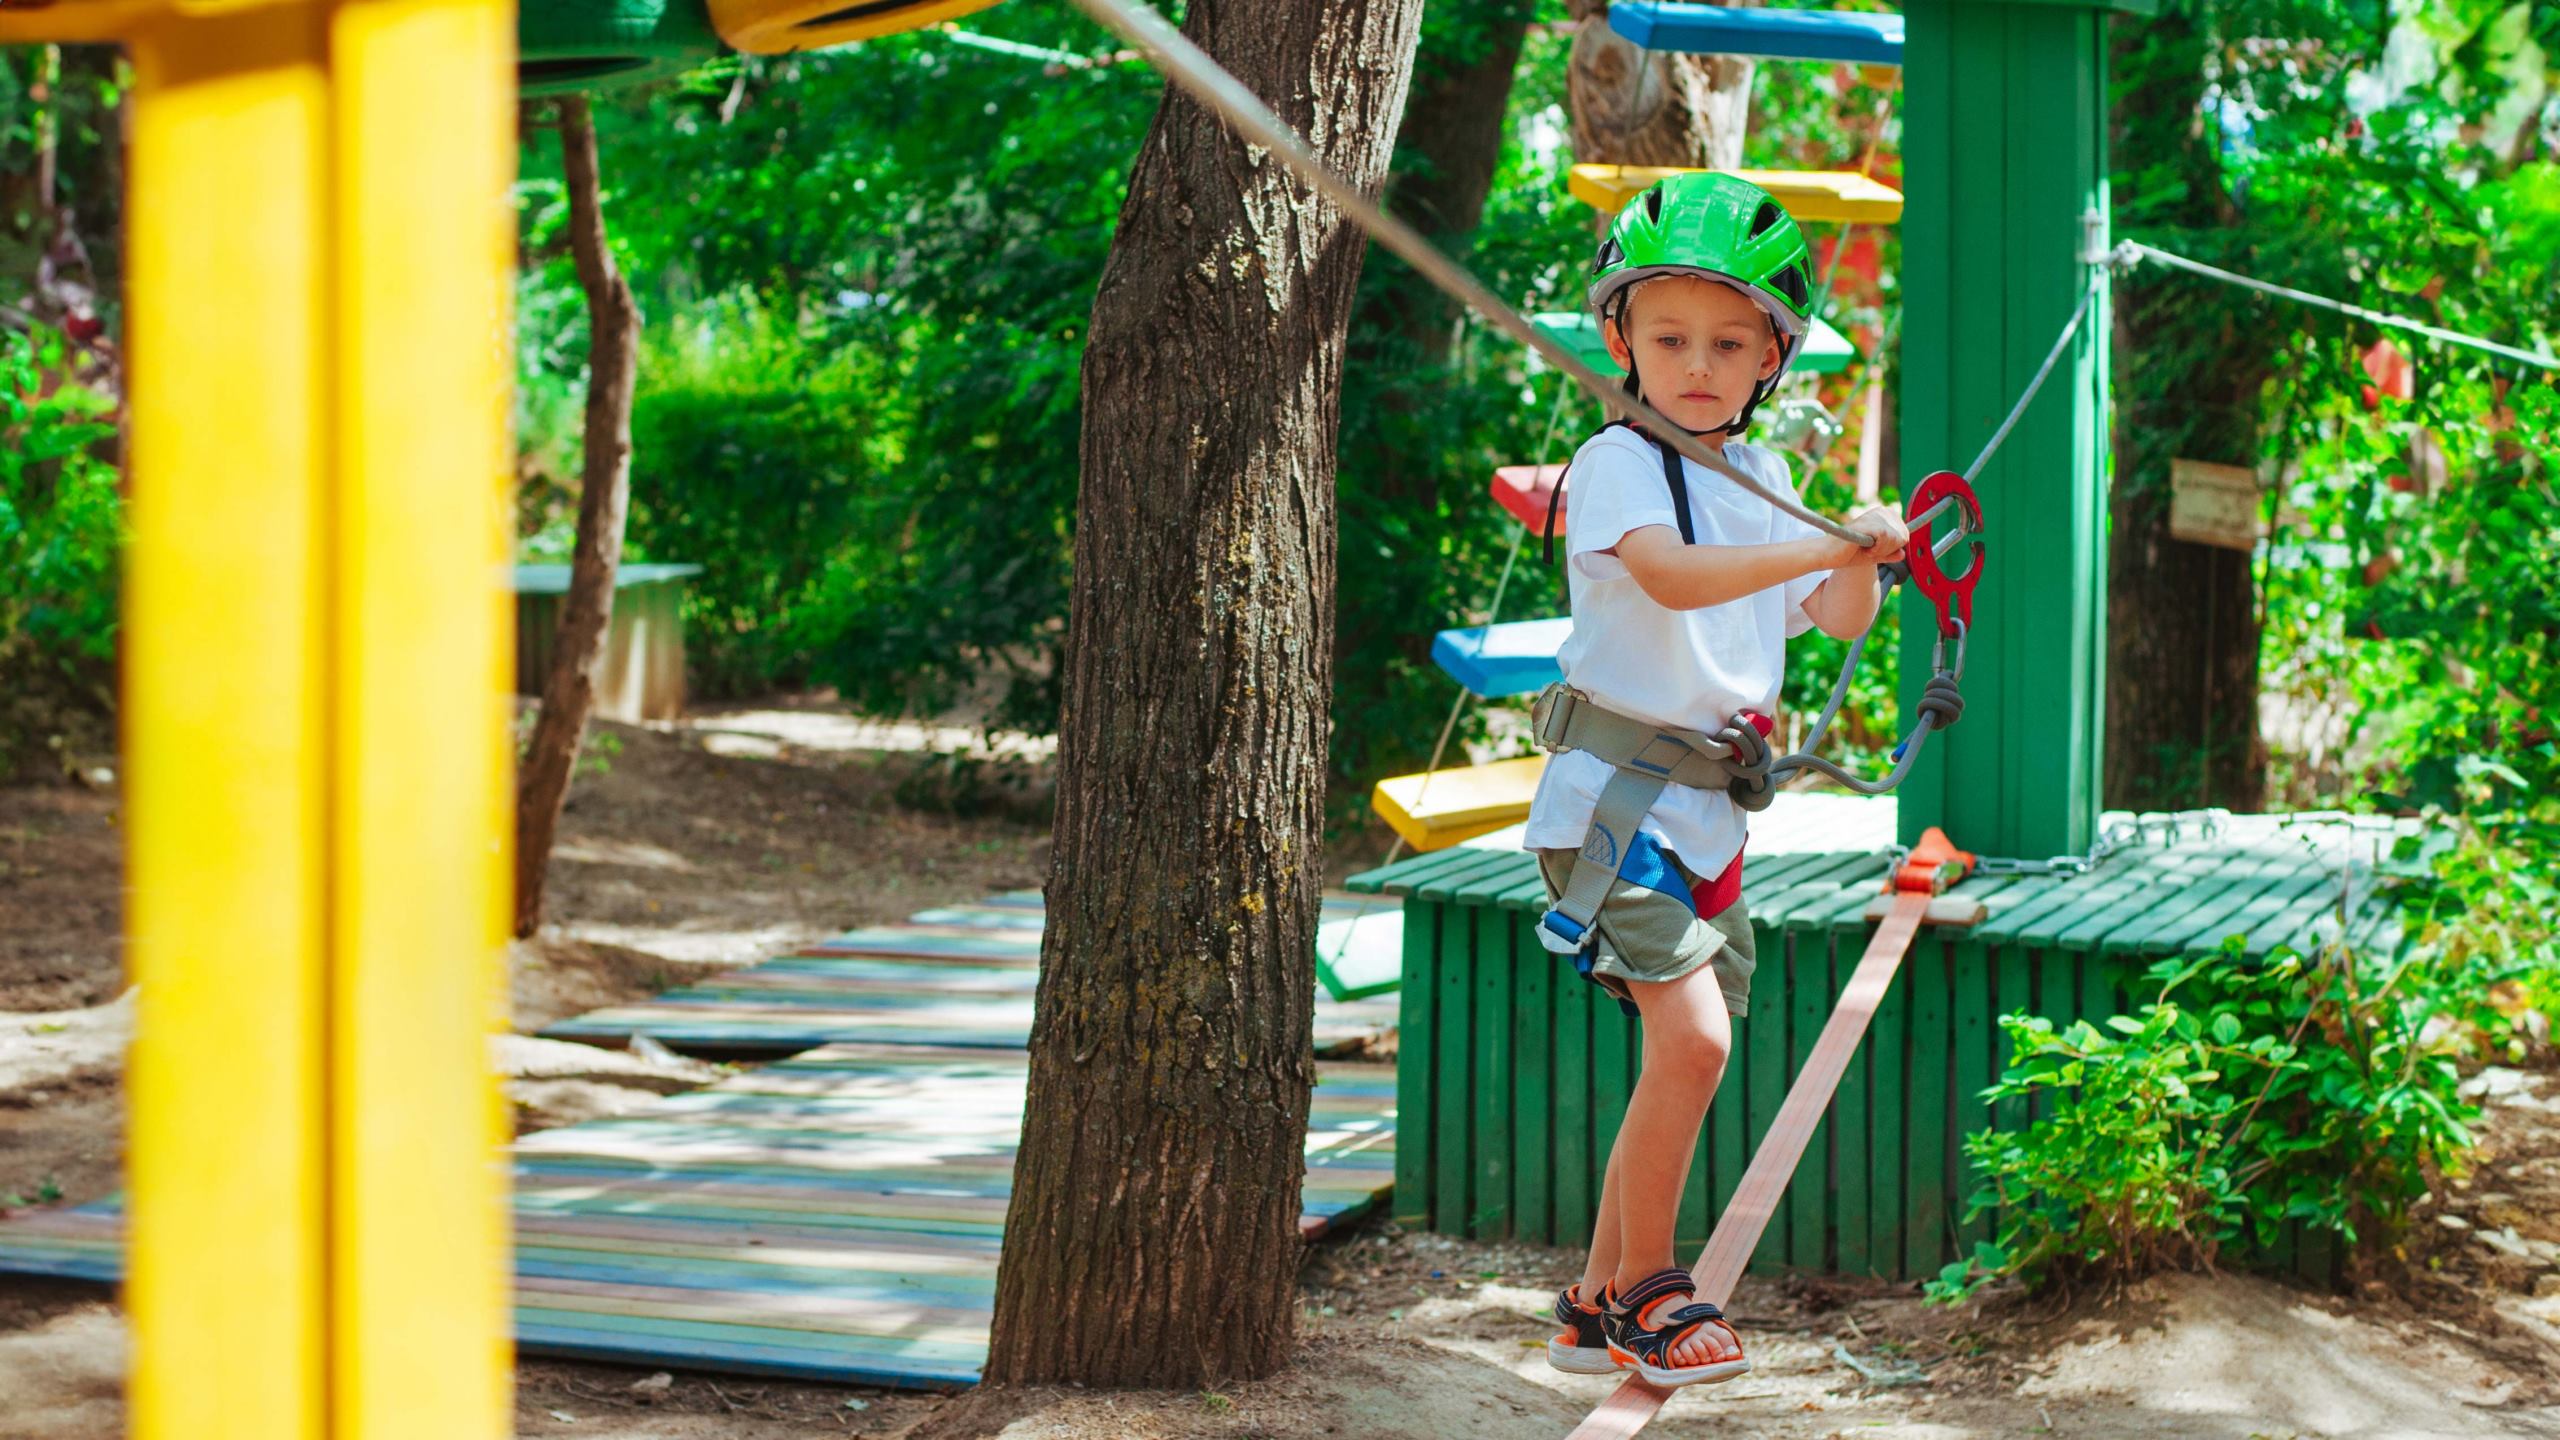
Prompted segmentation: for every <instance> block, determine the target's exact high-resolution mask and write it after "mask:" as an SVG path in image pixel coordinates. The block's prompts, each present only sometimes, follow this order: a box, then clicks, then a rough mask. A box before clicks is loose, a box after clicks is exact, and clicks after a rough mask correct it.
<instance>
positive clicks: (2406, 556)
mask: <svg viewBox="0 0 2560 1440" xmlns="http://www.w3.org/2000/svg"><path fill="white" fill-rule="evenodd" d="M2553 14H2554V12H2552V10H2551V8H2550V7H2548V6H2529V5H2526V4H2521V3H2509V4H2498V3H2479V4H2466V5H2459V6H2414V5H2397V6H2391V7H2387V8H2385V9H2377V7H2374V6H2371V5H2366V4H2349V3H2313V0H2246V3H2239V4H2227V5H2204V4H2201V3H2195V0H2173V3H2172V4H2171V6H2170V7H2169V9H2168V11H2167V12H2166V13H2165V14H2164V16H2163V18H2162V19H2161V20H2160V21H2159V22H2156V23H2148V24H2143V25H2135V26H2127V25H2119V26H2118V27H2117V29H2116V33H2117V36H2118V39H2119V53H2118V58H2117V67H2116V79H2117V85H2118V102H2117V103H2118V115H2119V121H2120V124H2121V125H2122V127H2123V130H2124V133H2123V134H2121V135H2120V136H2119V137H2118V141H2117V147H2116V148H2117V153H2118V155H2119V156H2120V157H2123V158H2124V160H2125V164H2126V168H2125V169H2124V170H2123V171H2122V172H2121V173H2119V174H2118V175H2117V176H2116V177H2115V183H2114V202H2115V206H2116V213H2115V225H2116V229H2117V230H2118V232H2119V233H2121V234H2127V235H2132V236H2136V237H2138V238H2141V239H2144V240H2147V241H2150V242H2151V243H2154V244H2157V245H2160V246H2161V247H2163V248H2165V249H2170V250H2175V251H2178V252H2181V253H2184V254H2188V255H2193V256H2195V257H2197V258H2199V259H2203V260H2206V261H2209V262H2212V263H2216V264H2222V265H2226V266H2227V267H2229V268H2232V269H2235V270H2239V271H2242V272H2244V273H2247V274H2251V275H2254V276H2257V277H2260V278H2262V279H2266V280H2271V281H2275V282H2277V283H2280V284H2285V285H2291V286H2295V287H2298V288H2300V289H2303V290H2307V291H2310V292H2313V293H2315V294H2320V295H2326V296H2333V297H2336V298H2338V299H2341V300H2345V301H2348V302H2351V303H2353V304H2357V305H2361V306H2365V307H2369V308H2371V309H2374V310H2378V311H2383V312H2387V313H2392V314H2399V315H2408V316H2412V317H2415V318H2417V319H2419V320H2422V321H2425V322H2427V323H2430V324H2435V325H2440V326H2444V327H2447V328H2450V329H2454V330H2458V331H2463V332H2467V333H2470V334H2474V335H2480V336H2485V337H2489V338H2492V339H2496V340H2500V341H2503V342H2505V343H2507V344H2509V345H2514V346H2520V347H2523V348H2526V349H2536V348H2539V349H2543V350H2545V351H2548V350H2549V349H2550V348H2551V347H2552V346H2553V345H2554V344H2555V342H2560V270H2555V268H2554V267H2553V266H2552V265H2551V263H2550V257H2551V255H2552V253H2553V248H2554V244H2555V238H2554V237H2555V235H2560V164H2555V161H2554V159H2553V158H2552V157H2553V155H2554V153H2555V151H2556V150H2560V100H2554V99H2553V98H2552V97H2553V94H2554V92H2555V90H2560V70H2555V69H2554V68H2553V61H2554V58H2555V56H2560V49H2555V47H2554V46H2553V45H2551V43H2550V41H2551V40H2552V38H2553V31H2554V28H2555V26H2560V21H2555V20H2554V18H2553ZM2535 35H2539V36H2540V37H2541V44H2540V46H2539V48H2536V47H2535V46H2533V45H2529V44H2527V43H2525V42H2526V41H2527V40H2528V39H2529V38H2531V37H2532V36H2535ZM2277 37H2282V38H2277ZM2164 96H2192V100H2191V101H2189V102H2182V103H2175V104H2172V103H2165V102H2164V100H2163V97H2164ZM2199 136H2200V137H2203V141H2204V143H2201V144H2198V143H2191V142H2192V140H2193V138H2194V137H2199ZM2118 294H2119V299H2120V304H2121V309H2122V310H2123V312H2124V313H2126V314H2127V315H2128V316H2132V317H2135V319H2136V320H2137V321H2140V320H2141V318H2142V317H2145V316H2151V317H2155V319H2154V321H2153V323H2150V324H2147V325H2146V326H2145V328H2144V330H2143V333H2144V337H2145V345H2144V349H2143V351H2142V352H2141V353H2140V354H2139V355H2138V356H2136V355H2133V354H2127V355H2126V356H2125V359H2126V361H2127V364H2126V365H2124V366H2122V367H2120V369H2119V374H2120V375H2121V376H2122V377H2123V379H2124V381H2125V388H2124V390H2123V391H2122V392H2120V393H2119V395H2118V397H2117V403H2118V411H2119V416H2118V418H2119V426H2120V433H2121V434H2122V435H2123V436H2124V437H2125V440H2126V445H2125V448H2124V451H2123V454H2124V456H2125V465H2124V469H2123V472H2122V473H2120V474H2119V476H2118V477H2117V483H2118V484H2119V485H2122V486H2132V487H2135V488H2137V489H2138V490H2152V489H2158V488H2161V487H2164V486H2165V482H2166V476H2167V460H2168V458H2169V457H2170V456H2171V455H2176V454H2191V455H2197V456H2199V458H2208V459H2228V460H2233V461H2237V462H2240V463H2247V462H2248V461H2250V460H2252V459H2255V460H2258V461H2259V462H2260V468H2261V470H2262V473H2264V474H2266V475H2268V476H2269V477H2271V478H2272V479H2275V480H2276V481H2277V482H2278V484H2279V489H2280V492H2281V493H2280V495H2279V496H2278V497H2277V498H2278V500H2280V502H2281V508H2282V517H2281V519H2280V522H2279V525H2278V533H2277V535H2276V538H2275V542H2274V544H2273V545H2272V546H2271V547H2270V548H2269V550H2267V551H2266V552H2264V553H2263V555H2262V559H2261V562H2260V563H2261V566H2262V569H2261V573H2260V577H2259V585H2260V590H2261V605H2262V609H2261V616H2260V620H2261V624H2262V627H2263V644H2262V648H2261V655H2262V656H2263V665H2264V684H2265V685H2266V687H2267V688H2268V690H2269V691H2270V693H2271V694H2272V695H2273V696H2274V697H2276V698H2277V699H2278V700H2279V701H2280V702H2281V703H2282V704H2283V705H2284V706H2285V708H2286V709H2288V710H2290V711H2292V712H2293V713H2295V714H2298V715H2304V716H2312V717H2325V718H2326V719H2327V720H2328V721H2330V722H2333V723H2334V725H2335V726H2336V727H2337V728H2338V730H2339V731H2340V734H2339V735H2338V737H2337V743H2330V744H2325V745H2322V746H2319V747H2316V748H2315V749H2313V750H2311V751H2309V752H2307V753H2298V754H2295V755H2290V756H2284V755H2280V756H2279V757H2277V758H2278V765H2277V774H2278V777H2279V779H2280V780H2281V781H2282V782H2283V783H2282V785H2281V786H2280V788H2279V790H2278V792H2277V794H2276V795H2274V796H2271V798H2274V799H2280V800H2282V801H2285V802H2290V803H2295V804H2302V803H2309V802H2330V801H2333V800H2341V799H2343V800H2346V801H2349V802H2354V803H2366V802H2379V803H2385V804H2400V805H2414V804H2419V803H2430V802H2432V803H2443V804H2458V803H2461V802H2460V798H2459V791H2460V787H2459V786H2458V784H2457V783H2456V781H2457V776H2456V774H2455V767H2456V766H2457V765H2458V764H2459V763H2460V762H2461V761H2462V759H2463V757H2465V756H2484V757H2489V758H2493V759H2495V760H2496V761H2498V762H2499V763H2501V764H2504V765H2507V766H2508V767H2510V768H2511V769H2513V770H2514V771H2516V772H2517V773H2518V774H2519V775H2521V776H2523V777H2525V778H2526V780H2527V781H2528V782H2529V783H2531V784H2533V785H2534V786H2536V787H2539V788H2542V789H2548V788H2550V786H2551V785H2552V784H2553V783H2554V782H2555V781H2560V747H2555V746H2554V744H2553V741H2552V735H2551V732H2550V727H2549V724H2548V722H2547V721H2546V720H2545V719H2544V718H2543V717H2545V716H2546V715H2548V714H2549V713H2552V710H2553V707H2554V705H2555V704H2560V688H2555V686H2560V679H2555V674H2556V673H2560V671H2556V670H2555V666H2554V665H2553V664H2552V663H2551V662H2552V659H2553V654H2552V647H2553V633H2554V629H2555V624H2556V623H2560V598H2555V591H2554V582H2553V580H2552V576H2553V574H2554V569H2553V563H2552V562H2553V560H2554V559H2555V547H2560V497H2555V494H2554V491H2553V489H2552V481H2553V460H2554V456H2555V451H2560V439H2555V437H2560V398H2555V395H2554V392H2553V390H2552V387H2551V377H2550V375H2549V374H2547V373H2537V372H2535V371H2533V370H2532V369H2530V368H2529V367H2523V366H2520V365H2519V364H2517V363H2516V362H2513V361H2506V360H2500V359H2496V358H2493V357H2491V356H2488V355H2485V354H2483V353H2481V352H2478V351H2475V350H2468V349H2461V348H2456V347H2453V346H2450V345H2446V344H2442V343H2438V342H2434V341H2430V340H2427V339H2424V338H2422V337H2419V336H2416V335H2413V334H2411V333H2409V332H2407V331H2405V330H2389V331H2386V330H2384V329H2381V328H2378V327H2376V326H2374V325H2372V324H2370V323H2368V322H2365V321H2362V320H2350V319H2348V318H2346V317H2343V316H2339V315H2336V314H2333V313H2329V312H2325V311H2322V310H2317V309H2312V308H2308V307H2304V306H2301V305H2297V304H2294V303H2292V302H2289V301H2284V300H2278V299H2274V298H2269V297H2262V296H2256V295H2252V294H2249V293H2247V292H2243V291H2238V290H2233V289H2230V288H2226V287H2224V286H2221V285H2219V284H2216V283H2214V282H2211V281H2207V280H2203V279H2198V278H2194V277H2189V276H2184V275H2177V274H2171V273H2168V272H2165V271H2162V270H2160V269H2158V268H2156V267H2145V268H2143V269H2139V270H2136V271H2134V272H2132V273H2131V274H2129V275H2126V276H2125V277H2123V279H2122V281H2121V282H2120V285H2119V290H2118ZM2157 317H2174V318H2175V320H2176V323H2168V322H2167V321H2164V320H2160V319H2158V318H2157ZM2385 339H2387V340H2388V341H2389V343H2390V344H2391V345H2392V346H2393V347H2395V348H2396V349H2397V350H2398V351H2399V352H2400V353H2402V354H2404V355H2406V356H2407V357H2409V359H2410V360H2411V362H2412V363H2413V366H2414V369H2415V372H2416V375H2415V385H2414V387H2413V394H2412V395H2411V397H2410V398H2408V399H2401V398H2397V397H2396V396H2394V395H2393V394H2391V393H2390V391H2389V389H2388V387H2382V386H2377V385H2375V384H2374V382H2373V380H2372V379H2371V377H2369V376H2368V374H2367V372H2366V369H2365V366H2364V357H2365V356H2366V355H2367V353H2368V352H2369V351H2371V350H2372V348H2373V347H2374V346H2375V345H2376V344H2377V342H2380V341H2383V340H2385ZM2197 377H2206V378H2204V379H2202V380H2199V379H2198V378H2197ZM2198 444H2202V445H2203V446H2205V447H2207V448H2206V449H2197V448H2189V447H2193V446H2195V445H2198ZM2226 447H2227V448H2228V451H2229V453H2220V452H2221V450H2222V449H2223V448H2226ZM2270 508H2271V509H2274V508H2276V507H2275V506H2274V505H2272V504H2271V507H2270ZM2312 728H2314V729H2315V730H2316V729H2324V728H2327V727H2326V726H2314V727H2312ZM2347 751H2352V752H2353V753H2354V754H2355V756H2356V759H2355V761H2354V762H2352V763H2350V762H2349V761H2348V760H2346V759H2345V758H2344V754H2343V753H2342V752H2347Z"/></svg>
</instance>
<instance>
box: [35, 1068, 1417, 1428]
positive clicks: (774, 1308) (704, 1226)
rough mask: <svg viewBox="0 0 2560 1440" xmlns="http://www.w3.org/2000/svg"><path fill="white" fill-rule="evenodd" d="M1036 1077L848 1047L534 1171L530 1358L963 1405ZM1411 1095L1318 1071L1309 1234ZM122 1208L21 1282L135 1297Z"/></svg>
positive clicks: (545, 1154) (696, 1100)
mask: <svg viewBox="0 0 2560 1440" xmlns="http://www.w3.org/2000/svg"><path fill="white" fill-rule="evenodd" d="M1028 1076H1029V1057H1028V1056H1027V1055H1025V1054H1023V1053H1022V1052H1020V1051H1001V1050H962V1049H947V1048H934V1047H929V1046H919V1045H879V1046H858V1045H840V1046H829V1047H826V1048H824V1049H820V1050H815V1051H812V1052H810V1053H809V1054H807V1055H803V1056H800V1057H797V1058H795V1059H790V1060H785V1061H781V1062H779V1063H777V1064H774V1065H771V1066H767V1067H765V1068H763V1069H760V1070H756V1071H752V1072H749V1073H747V1074H744V1075H740V1076H737V1077H735V1078H733V1079H731V1080H728V1081H725V1082H723V1083H722V1084H719V1085H717V1086H714V1087H712V1088H710V1089H707V1090H699V1091H694V1092H691V1093H688V1094H683V1095H676V1096H671V1097H669V1098H667V1099H665V1100H663V1101H660V1102H658V1103H656V1104H653V1105H651V1106H648V1107H646V1108H644V1109H642V1110H640V1111H637V1112H635V1113H632V1114H628V1115H621V1116H615V1117H612V1118H609V1119H603V1120H595V1121H590V1122H588V1123H586V1124H583V1125H573V1126H568V1127H565V1128H562V1129H558V1130H546V1131H541V1132H538V1133H535V1134H532V1135H528V1136H526V1137H525V1138H524V1139H522V1140H521V1141H519V1142H517V1144H516V1146H515V1149H514V1156H515V1166H514V1169H515V1234H516V1249H515V1257H516V1340H517V1344H518V1346H519V1347H520V1348H521V1349H523V1350H524V1351H525V1352H527V1353H531V1354H549V1355H564V1356H573V1357H581V1358H587V1359H598V1360H611V1361H616V1362H620V1363H625V1364H637V1365H650V1366H687V1367H692V1368H696V1369H710V1370H734V1371H740V1372H746V1373H755V1374H773V1375H785V1376H793V1377H798V1378H805V1379H814V1380H828V1381H837V1382H844V1383H858V1384H871V1385H892V1386H905V1387H912V1388H926V1389H948V1388H956V1387H959V1386H965V1385H969V1384H973V1383H975V1382H976V1380H977V1376H978V1369H979V1366H980V1364H981V1363H982V1361H983V1360H984V1358H985V1355H986V1340H987V1324H988V1320H989V1317H990V1316H991V1315H992V1313H993V1307H994V1296H995V1274H996V1261H997V1256H998V1254H999V1251H1000V1249H1001V1246H1002V1227H1003V1221H1004V1211H1005V1206H1006V1204H1007V1203H1008V1202H1009V1200H1010V1197H1011V1192H1012V1172H1013V1156H1014V1149H1015V1145H1016V1142H1017V1140H1018V1138H1019V1136H1020V1133H1021V1122H1022V1108H1023V1094H1024V1089H1025V1086H1026V1083H1027V1080H1028ZM1395 1090H1396V1087H1395V1079H1394V1075H1393V1071H1392V1069H1391V1067H1388V1066H1385V1065H1337V1064H1329V1065H1322V1066H1319V1067H1318V1075H1317V1086H1316V1092H1315V1097H1314V1101H1313V1107H1312V1113H1311V1114H1310V1116H1309V1121H1308V1134H1307V1172H1306V1179H1305V1182H1304V1192H1303V1193H1304V1199H1303V1201H1302V1204H1303V1213H1302V1214H1301V1216H1300V1220H1299V1229H1300V1231H1301V1233H1303V1234H1305V1235H1308V1236H1310V1237H1312V1236H1315V1235H1319V1234H1322V1233H1323V1232H1324V1231H1325V1230H1326V1229H1328V1228H1330V1227H1331V1226H1333V1225H1335V1224H1338V1223H1341V1222H1342V1221H1343V1220H1344V1219H1346V1218H1348V1217H1351V1216H1354V1215H1357V1214H1359V1213H1360V1212H1362V1211H1364V1210H1366V1209H1367V1208H1369V1207H1370V1206H1372V1205H1374V1204H1376V1203H1377V1201H1378V1200H1379V1198H1380V1197H1381V1196H1383V1195H1384V1194H1385V1193H1386V1191H1387V1189H1388V1187H1389V1185H1390V1182H1391V1181H1392V1179H1393V1175H1394V1167H1395V1163H1396V1159H1395V1154H1396V1152H1395V1125H1396V1110H1395ZM121 1230H122V1222H121V1217H120V1216H119V1215H118V1213H117V1211H116V1207H115V1205H114V1204H113V1203H112V1202H110V1203H109V1204H106V1205H100V1206H90V1207H84V1208H83V1209H79V1210H69V1211H38V1212H35V1213H32V1214H29V1215H25V1216H22V1217H20V1218H18V1219H15V1220H12V1221H10V1222H8V1223H7V1224H5V1225H0V1270H6V1271H9V1272H11V1273H17V1274H36V1275H57V1276H69V1277H74V1278H79V1279H87V1280H98V1281H113V1280H115V1279H116V1278H118V1276H119V1274H120V1273H121V1270H122V1264H123V1259H122V1236H121Z"/></svg>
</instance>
